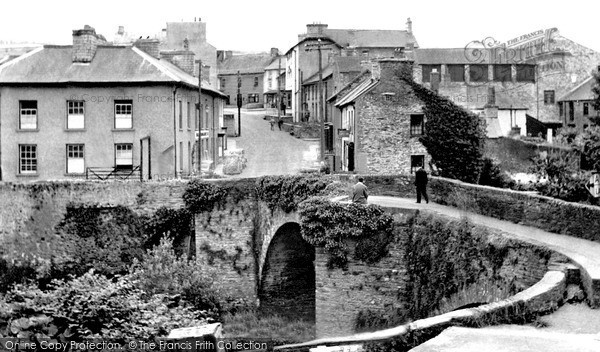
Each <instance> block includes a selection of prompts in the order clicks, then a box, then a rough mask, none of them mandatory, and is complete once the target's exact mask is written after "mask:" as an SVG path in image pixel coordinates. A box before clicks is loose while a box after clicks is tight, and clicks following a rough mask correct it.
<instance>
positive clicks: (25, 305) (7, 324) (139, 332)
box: [0, 271, 205, 341]
mask: <svg viewBox="0 0 600 352" xmlns="http://www.w3.org/2000/svg"><path fill="white" fill-rule="evenodd" d="M0 308H1V309H0V312H2V313H0V337H19V338H24V339H27V338H29V337H33V336H35V337H36V338H38V339H42V338H53V339H55V338H59V339H60V340H61V341H69V340H75V341H78V340H82V339H87V338H102V339H115V340H116V341H125V340H129V339H133V340H145V341H148V340H152V339H154V338H156V337H161V336H166V335H167V334H168V332H169V331H170V330H171V329H174V328H178V327H185V326H193V325H199V324H203V323H205V320H204V319H203V318H201V314H200V312H195V311H194V310H192V309H190V308H189V307H185V306H183V305H179V304H178V302H177V301H173V300H172V299H170V298H169V297H168V296H166V295H148V294H146V293H144V292H143V291H142V290H140V289H139V288H137V285H136V283H135V281H133V280H132V279H131V277H129V276H123V277H118V278H116V279H114V280H111V279H108V278H106V277H104V276H102V275H98V274H96V273H94V272H93V271H89V272H87V273H85V274H84V275H83V276H81V277H78V278H73V279H72V280H70V281H63V280H55V281H54V282H53V283H52V285H51V289H49V290H46V291H42V290H40V289H39V288H37V287H36V286H32V285H16V286H14V287H13V289H12V290H11V291H10V292H8V293H7V294H6V296H5V297H3V299H2V300H0Z"/></svg>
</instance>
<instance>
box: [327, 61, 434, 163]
mask: <svg viewBox="0 0 600 352" xmlns="http://www.w3.org/2000/svg"><path fill="white" fill-rule="evenodd" d="M412 65H413V63H412V61H410V60H407V59H394V58H389V59H377V60H373V61H371V66H370V67H368V69H367V70H365V71H364V72H363V73H361V74H360V75H359V76H358V77H356V78H355V79H354V80H352V81H351V82H350V83H348V84H347V85H346V86H345V87H343V88H341V90H340V91H339V92H337V93H336V94H334V95H333V96H331V97H330V98H329V99H328V103H329V104H330V105H331V106H332V107H333V108H334V109H335V110H334V112H335V113H334V114H333V127H334V138H335V156H334V157H333V159H334V160H333V165H334V170H335V171H348V172H352V171H354V172H357V173H401V174H409V173H412V172H413V171H414V170H415V169H416V168H417V167H418V166H420V165H424V166H425V165H428V164H429V162H430V161H431V157H430V156H429V154H428V153H427V150H426V149H425V147H424V146H423V145H422V144H421V142H420V141H419V137H420V136H422V135H423V134H424V133H426V131H425V117H424V114H423V110H422V109H423V103H422V102H421V101H420V100H419V99H418V98H417V97H416V96H415V94H414V93H413V92H412V88H411V87H410V85H409V84H408V83H407V82H406V81H405V80H404V79H403V77H401V76H400V74H399V73H398V72H401V71H403V70H406V69H408V70H409V71H408V72H410V70H412ZM409 75H410V74H409Z"/></svg>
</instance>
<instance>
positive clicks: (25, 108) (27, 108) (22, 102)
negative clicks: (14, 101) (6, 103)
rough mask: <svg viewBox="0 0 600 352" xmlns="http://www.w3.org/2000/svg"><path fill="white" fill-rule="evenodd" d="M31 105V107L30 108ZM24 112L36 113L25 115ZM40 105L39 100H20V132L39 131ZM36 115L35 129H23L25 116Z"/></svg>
mask: <svg viewBox="0 0 600 352" xmlns="http://www.w3.org/2000/svg"><path fill="white" fill-rule="evenodd" d="M28 105H31V106H28ZM24 111H27V112H31V111H34V112H35V113H34V114H29V113H27V114H23V112H24ZM38 113H39V109H38V103H37V100H19V129H20V130H37V129H38V126H39V121H38ZM32 115H35V127H33V128H30V127H28V128H23V116H32Z"/></svg>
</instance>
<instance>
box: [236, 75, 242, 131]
mask: <svg viewBox="0 0 600 352" xmlns="http://www.w3.org/2000/svg"><path fill="white" fill-rule="evenodd" d="M237 83H238V90H237V108H238V137H241V136H242V93H241V91H240V89H241V88H242V76H240V71H238V72H237Z"/></svg>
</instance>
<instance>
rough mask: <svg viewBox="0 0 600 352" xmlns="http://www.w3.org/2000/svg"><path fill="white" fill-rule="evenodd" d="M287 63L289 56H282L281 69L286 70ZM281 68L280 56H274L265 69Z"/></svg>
mask: <svg viewBox="0 0 600 352" xmlns="http://www.w3.org/2000/svg"><path fill="white" fill-rule="evenodd" d="M286 63H287V58H286V57H285V56H281V69H282V70H284V71H285V65H286ZM277 69H279V58H277V57H276V58H274V59H273V62H271V64H269V65H267V67H265V70H277Z"/></svg>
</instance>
